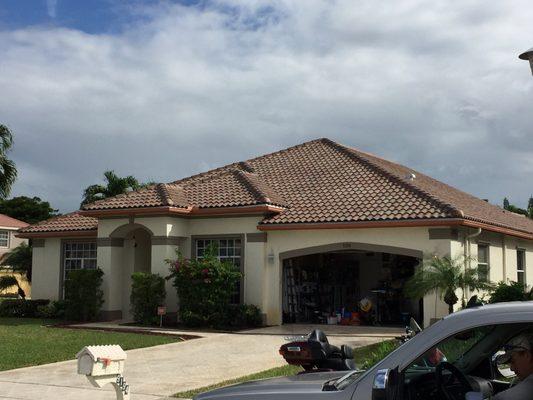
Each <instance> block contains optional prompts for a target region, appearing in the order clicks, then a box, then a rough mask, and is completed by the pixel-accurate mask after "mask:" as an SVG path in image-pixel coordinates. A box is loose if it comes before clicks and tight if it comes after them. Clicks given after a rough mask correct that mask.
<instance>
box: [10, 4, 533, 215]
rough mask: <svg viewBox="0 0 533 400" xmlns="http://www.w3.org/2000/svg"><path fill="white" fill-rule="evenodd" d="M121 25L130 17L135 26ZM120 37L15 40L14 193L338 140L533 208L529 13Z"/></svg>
mask: <svg viewBox="0 0 533 400" xmlns="http://www.w3.org/2000/svg"><path fill="white" fill-rule="evenodd" d="M122 11H124V10H122ZM128 12H129V13H131V14H132V15H134V16H135V17H138V18H136V19H135V20H136V21H137V22H136V23H131V24H129V25H125V26H123V28H122V29H121V30H120V33H117V34H113V35H111V34H87V33H83V32H80V31H76V30H72V29H64V28H60V27H54V28H50V27H33V28H28V29H19V30H16V31H4V32H1V33H0V68H1V69H2V74H0V87H2V91H3V95H2V96H0V120H1V121H2V122H3V123H7V124H9V125H10V127H11V128H12V129H13V131H14V132H15V135H16V147H15V151H14V156H15V159H16V161H18V163H19V166H21V170H20V178H19V181H18V182H17V184H16V188H15V189H16V193H18V194H22V193H24V194H32V195H33V194H35V195H40V196H42V197H43V198H46V199H49V200H50V201H52V203H53V204H54V205H55V206H56V207H60V208H61V209H62V210H63V211H66V210H68V209H72V208H76V207H77V206H78V203H79V198H80V196H81V191H82V190H83V188H84V187H85V186H87V185H89V184H91V183H94V182H96V181H97V180H98V179H99V178H100V176H101V174H102V172H103V171H104V170H105V169H115V170H116V172H117V173H119V174H128V175H129V174H133V175H135V176H137V177H138V178H140V179H141V180H157V181H172V180H175V179H177V178H180V177H183V176H187V175H189V174H192V173H195V172H200V171H202V170H204V169H206V168H211V167H215V166H219V165H221V164H224V163H229V162H233V161H237V160H241V159H246V158H250V157H253V156H256V155H261V154H264V153H267V152H270V151H274V150H277V149H281V148H284V147H287V146H290V145H294V144H297V143H300V142H303V141H306V140H310V139H313V138H316V137H323V136H326V137H329V138H331V139H333V140H336V141H339V142H341V143H344V144H347V145H351V146H354V147H358V148H360V149H362V150H365V151H369V152H372V153H375V154H378V155H381V156H383V157H385V158H389V159H392V160H395V161H398V162H400V163H403V164H406V165H408V166H411V167H413V168H415V169H418V170H420V171H422V172H425V173H427V174H429V175H432V176H434V177H435V178H437V179H440V180H443V181H445V182H447V183H450V184H452V185H454V186H456V187H458V188H461V189H463V190H466V191H468V192H471V193H473V194H475V195H477V196H479V197H483V198H489V199H490V200H491V201H493V202H497V203H500V202H501V199H502V198H503V196H509V197H510V198H511V199H512V201H514V202H516V203H519V204H523V203H524V202H525V201H526V200H527V197H529V195H530V194H531V192H533V184H532V186H531V187H530V186H528V185H527V184H524V182H528V181H530V179H529V177H530V176H531V175H532V173H533V162H532V161H531V159H532V158H531V155H532V152H533V140H532V139H533V132H532V122H531V111H530V110H531V104H532V103H533V80H532V79H531V77H530V76H529V71H528V67H527V64H526V63H525V62H523V61H520V60H518V59H517V54H518V53H519V52H520V51H521V50H523V49H527V48H529V47H531V42H530V41H531V38H532V37H533V27H532V26H531V23H530V21H531V20H532V18H533V11H532V10H531V7H529V5H528V2H527V1H512V2H491V3H487V2H482V1H462V2H460V3H451V2H448V1H436V2H432V3H431V4H429V3H427V2H422V1H415V0H406V1H402V2H390V3H388V4H387V6H383V4H382V5H381V6H379V7H378V6H377V5H376V3H375V2H372V1H358V2H353V1H348V0H346V1H343V0H338V1H333V0H306V2H305V5H304V4H303V3H302V2H301V1H291V0H233V1H229V0H216V1H207V2H201V3H199V4H198V5H197V6H194V7H190V6H189V7H188V6H183V5H179V4H172V3H161V4H159V3H158V4H157V5H152V6H150V7H147V6H140V5H137V6H135V7H130V8H129V9H128Z"/></svg>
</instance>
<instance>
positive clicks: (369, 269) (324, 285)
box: [282, 249, 423, 325]
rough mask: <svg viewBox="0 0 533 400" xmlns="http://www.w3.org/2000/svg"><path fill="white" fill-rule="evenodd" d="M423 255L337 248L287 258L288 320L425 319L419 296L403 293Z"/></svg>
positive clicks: (382, 321)
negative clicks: (413, 296)
mask: <svg viewBox="0 0 533 400" xmlns="http://www.w3.org/2000/svg"><path fill="white" fill-rule="evenodd" d="M419 263H420V258H418V257H415V256H412V255H405V254H394V253H388V252H381V251H368V250H358V249H349V250H336V251H329V252H319V253H312V254H304V255H299V256H295V257H290V258H286V259H284V260H283V303H282V304H283V322H284V323H313V324H321V323H322V324H326V323H329V324H344V325H359V324H368V325H404V324H405V323H406V322H407V321H408V320H409V318H410V317H414V318H415V319H416V320H418V321H422V319H423V318H422V317H423V310H422V301H420V299H411V298H409V297H407V296H406V295H405V293H404V285H405V282H406V281H407V280H408V279H409V278H410V277H411V276H412V275H413V273H414V271H415V268H416V266H417V265H419Z"/></svg>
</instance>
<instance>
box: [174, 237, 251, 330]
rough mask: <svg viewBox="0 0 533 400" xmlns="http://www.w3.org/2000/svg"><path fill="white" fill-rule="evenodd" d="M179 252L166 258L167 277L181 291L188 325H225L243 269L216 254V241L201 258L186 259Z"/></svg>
mask: <svg viewBox="0 0 533 400" xmlns="http://www.w3.org/2000/svg"><path fill="white" fill-rule="evenodd" d="M177 256H178V258H177V259H176V260H167V262H168V264H169V265H170V275H169V276H168V278H167V279H172V280H173V285H174V287H175V288H176V290H177V292H178V298H179V301H180V304H179V306H180V308H179V316H180V319H181V321H182V322H183V323H184V324H186V325H189V326H211V327H214V328H219V327H223V326H224V325H225V321H226V320H227V317H226V316H227V314H228V313H229V308H230V301H231V297H232V296H233V294H234V292H235V287H236V286H237V283H238V282H239V280H240V278H241V273H240V272H239V271H238V270H237V268H236V267H235V266H234V265H233V264H232V263H230V262H223V261H220V260H219V259H218V258H217V256H216V247H215V246H214V245H210V246H208V247H207V248H206V250H205V253H204V255H203V258H201V259H193V260H187V259H185V258H183V256H182V255H181V254H180V253H179V252H177Z"/></svg>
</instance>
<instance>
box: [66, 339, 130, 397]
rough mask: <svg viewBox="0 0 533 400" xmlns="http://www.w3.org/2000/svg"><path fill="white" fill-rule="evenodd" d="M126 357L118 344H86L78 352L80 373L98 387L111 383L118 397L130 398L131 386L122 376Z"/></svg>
mask: <svg viewBox="0 0 533 400" xmlns="http://www.w3.org/2000/svg"><path fill="white" fill-rule="evenodd" d="M126 357H127V356H126V352H125V351H124V350H122V347H120V346H118V345H105V346H86V347H84V348H83V349H81V350H80V351H79V352H78V354H76V358H77V359H78V374H80V375H85V376H86V377H87V379H88V380H89V382H91V384H92V385H93V386H96V387H103V386H104V385H107V384H108V383H111V384H112V385H113V386H114V387H115V392H116V395H117V399H129V386H128V385H127V384H126V381H125V380H124V377H123V376H122V373H123V372H124V361H125V360H126Z"/></svg>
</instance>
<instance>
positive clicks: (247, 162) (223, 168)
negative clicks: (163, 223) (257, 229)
mask: <svg viewBox="0 0 533 400" xmlns="http://www.w3.org/2000/svg"><path fill="white" fill-rule="evenodd" d="M329 140H330V139H327V138H319V139H313V140H309V141H307V142H304V143H299V144H296V145H294V146H291V147H287V148H285V149H281V150H276V151H273V152H272V153H268V154H263V155H260V156H257V157H254V158H249V159H247V160H244V161H239V162H233V163H231V164H226V165H223V166H221V167H217V168H213V169H210V170H208V171H205V172H200V173H198V174H194V175H191V176H186V177H185V178H182V179H178V180H175V181H172V182H170V184H179V183H180V182H183V181H189V180H191V179H195V178H200V177H202V176H205V175H207V174H216V175H214V176H213V177H215V176H218V174H222V173H224V172H228V171H231V170H232V168H238V167H239V166H240V165H247V166H249V167H251V168H252V169H253V168H254V167H253V165H252V164H251V162H253V161H258V160H262V159H264V158H267V157H271V156H275V155H278V154H282V153H285V152H287V151H291V150H294V149H297V148H300V147H304V146H309V145H310V144H313V143H317V142H324V141H329ZM207 178H211V176H209V177H207Z"/></svg>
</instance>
